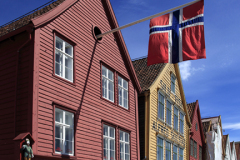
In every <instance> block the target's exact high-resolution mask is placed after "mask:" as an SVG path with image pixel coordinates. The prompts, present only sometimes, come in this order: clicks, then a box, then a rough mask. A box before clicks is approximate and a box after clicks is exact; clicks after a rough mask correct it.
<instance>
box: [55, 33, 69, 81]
mask: <svg viewBox="0 0 240 160" xmlns="http://www.w3.org/2000/svg"><path fill="white" fill-rule="evenodd" d="M57 41H60V42H62V45H63V46H62V50H61V49H59V48H57V46H56V43H57ZM66 45H69V46H71V49H72V55H69V54H67V53H66V51H65V49H66ZM57 52H60V54H61V55H62V56H63V58H62V60H63V62H62V64H61V63H58V62H57V61H56V56H57ZM66 57H68V58H70V59H71V60H72V66H71V68H68V67H66V66H65V59H66ZM54 62H55V63H54V65H55V73H54V74H55V75H57V76H59V77H61V78H63V79H65V80H67V81H70V82H73V78H74V75H73V74H74V71H73V70H74V67H73V65H74V52H73V46H72V45H71V44H69V43H67V42H66V41H64V40H62V39H61V38H59V37H58V36H55V59H54ZM56 64H59V65H60V66H62V68H61V67H60V71H59V72H62V75H58V74H57V73H56ZM65 67H66V68H67V69H69V70H71V71H72V77H71V79H72V80H71V79H67V78H65ZM61 69H62V71H61Z"/></svg>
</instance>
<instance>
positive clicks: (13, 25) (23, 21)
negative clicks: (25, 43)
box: [0, 0, 65, 37]
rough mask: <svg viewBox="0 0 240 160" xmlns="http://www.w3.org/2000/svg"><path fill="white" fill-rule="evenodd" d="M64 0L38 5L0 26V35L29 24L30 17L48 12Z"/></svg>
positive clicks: (52, 0) (54, 0)
mask: <svg viewBox="0 0 240 160" xmlns="http://www.w3.org/2000/svg"><path fill="white" fill-rule="evenodd" d="M63 1H65V0H51V1H49V2H47V3H45V4H43V5H41V6H40V7H38V8H36V9H34V10H32V11H30V12H28V13H26V14H24V15H22V16H20V17H18V18H16V19H14V20H12V21H10V22H8V23H5V24H3V25H1V26H0V37H2V36H4V35H6V34H8V33H10V32H12V31H14V30H16V29H18V28H21V27H23V26H26V25H28V24H29V22H30V21H31V19H33V18H36V17H38V16H41V15H43V14H44V13H47V12H49V11H50V10H52V9H53V8H55V7H57V6H58V5H60V4H61V3H62V2H63Z"/></svg>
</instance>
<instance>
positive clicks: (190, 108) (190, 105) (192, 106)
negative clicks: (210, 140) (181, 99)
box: [187, 102, 196, 122]
mask: <svg viewBox="0 0 240 160" xmlns="http://www.w3.org/2000/svg"><path fill="white" fill-rule="evenodd" d="M195 106H196V102H192V103H188V104H187V109H188V114H189V116H190V119H191V122H192V118H193V114H194V109H195Z"/></svg>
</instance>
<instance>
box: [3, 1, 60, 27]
mask: <svg viewBox="0 0 240 160" xmlns="http://www.w3.org/2000/svg"><path fill="white" fill-rule="evenodd" d="M54 1H56V0H51V1H49V2H47V3H45V4H43V5H41V6H40V7H38V8H36V9H34V10H32V11H30V12H28V13H26V14H24V15H22V16H20V17H18V18H15V19H14V20H12V21H10V22H7V23H5V24H3V25H1V26H0V28H3V27H5V26H7V25H9V24H11V23H13V22H16V21H17V20H19V19H21V18H23V17H26V16H27V15H29V14H32V13H34V12H35V11H37V10H39V9H42V8H43V7H45V6H47V5H49V4H50V3H51V2H54Z"/></svg>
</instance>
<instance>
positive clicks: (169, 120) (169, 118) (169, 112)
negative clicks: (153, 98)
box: [167, 101, 172, 125]
mask: <svg viewBox="0 0 240 160" xmlns="http://www.w3.org/2000/svg"><path fill="white" fill-rule="evenodd" d="M167 124H169V125H172V104H171V103H170V102H169V101H167Z"/></svg>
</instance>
